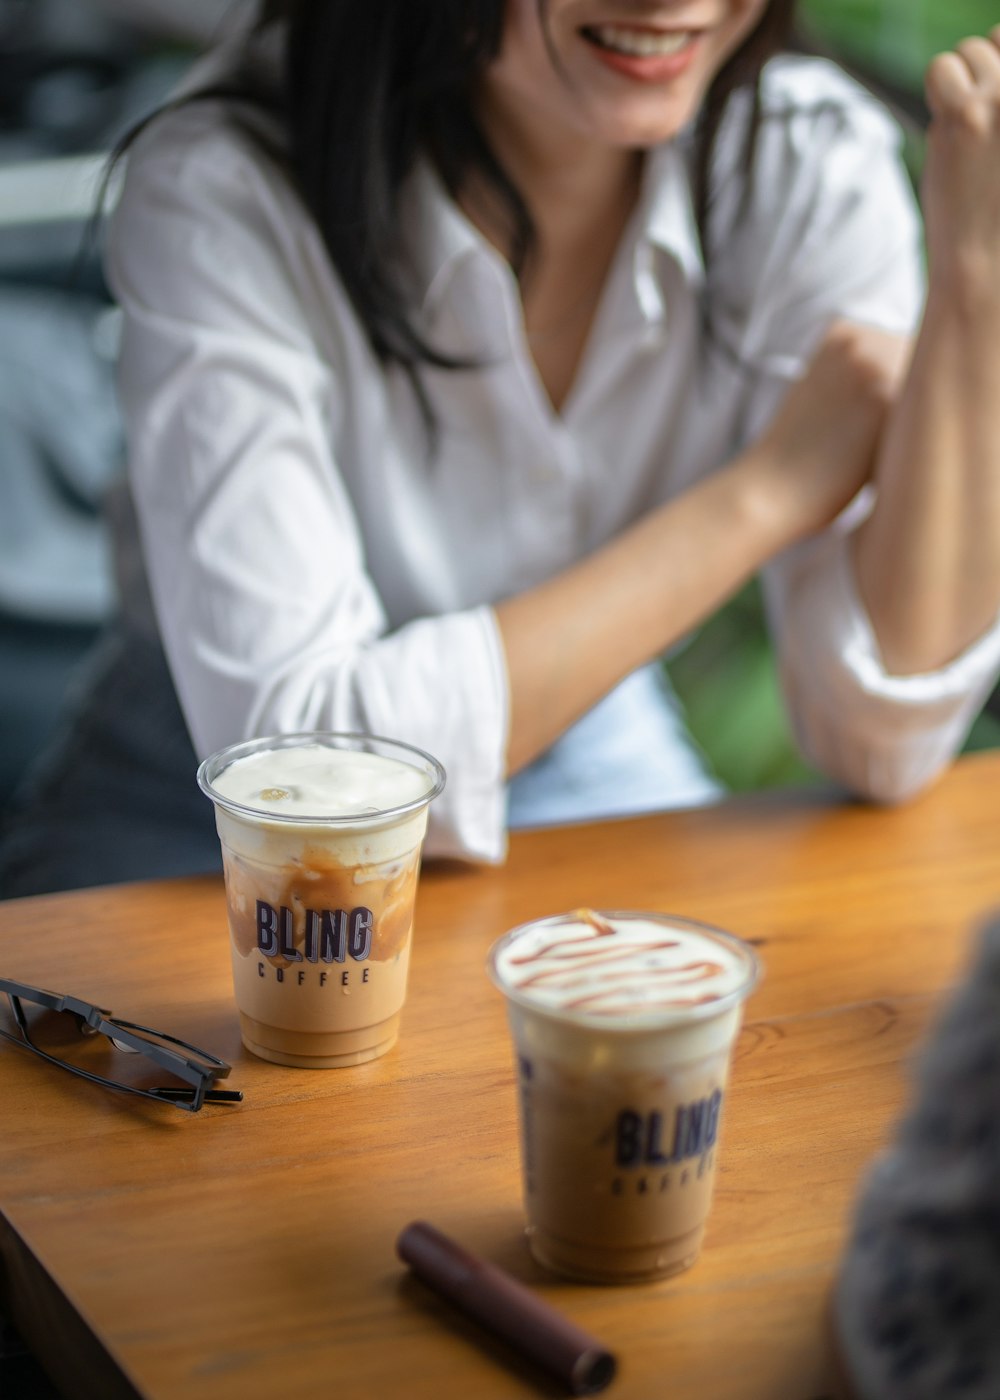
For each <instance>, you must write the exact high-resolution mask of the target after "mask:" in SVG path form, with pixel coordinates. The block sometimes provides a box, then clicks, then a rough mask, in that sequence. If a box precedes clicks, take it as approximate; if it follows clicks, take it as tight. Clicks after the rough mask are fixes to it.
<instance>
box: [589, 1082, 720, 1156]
mask: <svg viewBox="0 0 1000 1400" xmlns="http://www.w3.org/2000/svg"><path fill="white" fill-rule="evenodd" d="M721 1111H722V1090H721V1089H716V1091H715V1093H714V1094H711V1095H710V1096H709V1097H708V1098H705V1099H697V1100H696V1101H695V1102H694V1103H686V1104H681V1105H680V1106H679V1107H678V1108H677V1109H676V1110H675V1111H674V1121H673V1124H672V1125H671V1131H670V1133H669V1134H668V1135H667V1136H664V1131H663V1130H664V1122H663V1114H662V1113H657V1112H653V1113H636V1112H635V1111H634V1110H633V1109H631V1108H625V1109H622V1111H621V1113H619V1114H618V1117H617V1118H616V1120H615V1162H616V1164H617V1165H618V1166H619V1167H672V1166H675V1165H676V1164H677V1163H678V1162H683V1161H685V1160H687V1159H688V1158H689V1157H700V1156H701V1155H702V1154H703V1153H705V1152H707V1151H708V1149H709V1148H710V1147H714V1146H715V1140H716V1138H717V1137H718V1136H719V1114H720V1113H721ZM668 1139H669V1146H668V1145H667V1144H668Z"/></svg>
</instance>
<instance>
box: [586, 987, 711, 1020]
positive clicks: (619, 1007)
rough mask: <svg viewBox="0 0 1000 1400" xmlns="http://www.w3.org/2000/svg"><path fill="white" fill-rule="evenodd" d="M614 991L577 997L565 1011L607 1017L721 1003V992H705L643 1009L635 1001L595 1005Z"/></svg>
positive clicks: (649, 1004)
mask: <svg viewBox="0 0 1000 1400" xmlns="http://www.w3.org/2000/svg"><path fill="white" fill-rule="evenodd" d="M614 995H615V993H614V991H613V990H608V991H604V992H592V993H591V995H590V996H586V997H576V998H574V1000H573V1001H567V1002H566V1003H565V1007H564V1009H565V1010H566V1011H584V1010H588V1009H589V1010H591V1011H598V1010H599V1011H603V1012H604V1013H605V1014H606V1015H614V1014H615V1013H616V1012H625V1011H632V1010H642V1011H666V1010H667V1009H668V1008H669V1007H671V1006H704V1005H706V1004H707V1003H708V1002H710V1001H719V1000H720V999H721V995H722V994H721V992H705V993H704V995H703V996H700V997H661V998H660V999H659V1000H657V1001H644V1002H643V1003H642V1005H641V1007H636V1004H635V1002H634V1001H626V1002H619V1003H617V1004H615V1003H614V1001H612V1004H611V1005H610V1006H597V1005H595V1003H599V1002H602V1001H607V999H608V998H609V997H611V998H614Z"/></svg>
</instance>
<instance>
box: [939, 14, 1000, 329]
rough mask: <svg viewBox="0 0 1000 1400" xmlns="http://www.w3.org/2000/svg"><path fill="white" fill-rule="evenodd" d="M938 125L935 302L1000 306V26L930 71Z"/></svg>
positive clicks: (962, 45)
mask: <svg viewBox="0 0 1000 1400" xmlns="http://www.w3.org/2000/svg"><path fill="white" fill-rule="evenodd" d="M926 88H927V101H928V105H929V106H930V110H931V117H932V121H931V125H930V130H929V133H928V141H927V159H926V163H925V167H924V177H923V185H922V191H921V196H922V203H923V210H924V222H925V225H926V229H927V246H928V252H929V256H930V271H931V294H932V295H935V294H936V293H937V292H938V291H942V292H944V293H945V294H946V295H948V296H950V297H952V298H954V299H956V300H957V302H958V303H959V305H961V306H969V307H970V308H971V309H975V304H976V302H977V301H978V300H979V299H981V298H986V299H991V300H995V301H996V302H997V303H998V304H1000V26H997V28H995V29H994V30H993V32H992V34H991V35H990V37H989V38H988V39H983V38H971V39H964V40H963V41H962V42H961V43H960V44H959V45H958V46H957V48H956V49H955V50H954V51H953V52H951V53H943V54H939V55H938V57H937V58H935V59H934V60H933V62H932V63H931V65H930V67H929V68H928V70H927V80H926Z"/></svg>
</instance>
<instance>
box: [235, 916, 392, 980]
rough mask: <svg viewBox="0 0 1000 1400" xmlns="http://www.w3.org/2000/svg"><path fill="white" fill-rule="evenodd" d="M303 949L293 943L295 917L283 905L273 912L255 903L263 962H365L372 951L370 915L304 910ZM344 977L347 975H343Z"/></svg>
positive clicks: (258, 938) (259, 946)
mask: <svg viewBox="0 0 1000 1400" xmlns="http://www.w3.org/2000/svg"><path fill="white" fill-rule="evenodd" d="M304 934H305V936H304V938H303V941H302V946H301V947H299V946H298V945H297V944H296V941H295V916H294V914H293V912H292V910H291V909H289V908H287V907H286V906H285V905H284V904H283V905H282V906H281V908H280V909H275V908H274V907H273V906H272V905H270V904H268V903H266V901H265V900H263V899H258V901H257V947H258V949H259V950H260V951H261V952H262V953H263V954H264V956H265V957H266V958H285V959H287V961H288V962H303V961H305V962H310V963H321V962H322V963H335V962H336V963H342V962H344V961H345V959H347V958H352V959H353V960H354V961H355V962H364V961H365V959H366V958H367V957H368V955H369V954H370V953H371V950H372V911H371V910H370V909H365V908H364V907H363V906H361V907H359V908H357V909H351V910H347V909H318V910H317V909H307V910H306V913H305V930H304ZM345 976H346V973H345Z"/></svg>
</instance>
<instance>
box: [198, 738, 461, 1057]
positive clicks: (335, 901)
mask: <svg viewBox="0 0 1000 1400" xmlns="http://www.w3.org/2000/svg"><path fill="white" fill-rule="evenodd" d="M444 782H445V775H444V769H443V768H442V767H441V765H440V763H438V761H437V760H436V759H434V758H432V757H431V756H430V754H427V753H424V752H423V751H422V750H420V749H416V748H413V747H411V746H410V745H408V744H403V743H398V742H397V741H395V740H391V739H382V738H377V737H375V736H372V735H367V734H335V733H326V732H318V733H303V734H285V735H279V736H276V737H272V738H266V739H254V740H251V741H250V742H248V743H243V744H234V745H231V746H230V747H229V748H225V749H222V750H220V751H219V752H218V753H215V754H213V755H212V756H211V757H210V758H207V759H206V760H205V761H204V763H202V764H201V766H200V768H199V769H198V783H199V785H200V787H201V789H202V791H203V792H204V793H206V795H207V796H208V797H210V798H211V799H212V802H213V803H214V804H215V818H216V826H217V828H218V832H219V839H220V841H221V844H222V859H223V867H224V871H225V880H226V903H227V907H228V913H229V929H230V934H231V948H232V961H233V985H234V990H235V993H236V1005H237V1009H238V1011H239V1015H240V1029H241V1034H242V1038H243V1044H244V1045H245V1046H246V1048H247V1049H248V1050H251V1051H252V1052H253V1053H254V1054H255V1055H259V1056H261V1057H262V1058H263V1059H265V1060H272V1061H274V1062H275V1063H277V1064H282V1065H295V1066H299V1067H305V1068H316V1069H328V1068H334V1067H337V1066H342V1065H358V1064H362V1063H364V1062H365V1061H366V1060H372V1059H375V1058H376V1057H377V1056H379V1055H384V1054H385V1052H386V1051H387V1050H389V1049H390V1048H391V1047H392V1046H393V1045H394V1044H395V1042H396V1039H397V1037H398V1035H399V1026H400V1019H401V1013H402V1009H403V1003H404V1001H405V998H406V982H407V972H408V969H409V959H410V945H411V941H412V932H413V907H414V899H415V894H416V887H417V876H418V874H419V870H420V856H421V849H422V845H423V839H424V834H425V832H426V829H427V817H428V808H429V806H430V803H431V801H432V800H433V799H434V798H435V797H436V796H437V795H438V793H440V792H441V790H442V788H443V787H444Z"/></svg>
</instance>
